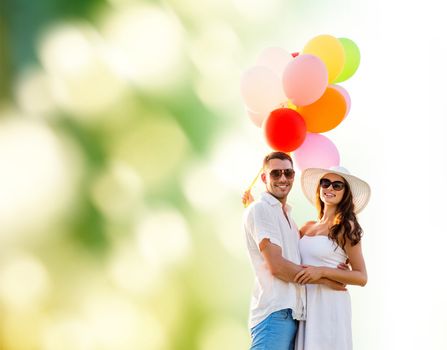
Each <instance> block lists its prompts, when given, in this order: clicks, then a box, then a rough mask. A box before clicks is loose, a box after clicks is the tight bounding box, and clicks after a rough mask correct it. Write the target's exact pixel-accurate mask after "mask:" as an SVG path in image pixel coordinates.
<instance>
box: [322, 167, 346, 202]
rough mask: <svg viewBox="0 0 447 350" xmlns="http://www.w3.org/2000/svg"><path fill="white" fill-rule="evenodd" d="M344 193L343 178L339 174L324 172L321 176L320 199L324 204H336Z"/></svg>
mask: <svg viewBox="0 0 447 350" xmlns="http://www.w3.org/2000/svg"><path fill="white" fill-rule="evenodd" d="M334 187H335V188H334ZM344 193H345V180H344V179H343V178H342V177H341V176H340V175H337V174H326V175H324V176H323V177H322V178H321V180H320V199H321V200H322V201H323V203H324V204H325V205H338V203H340V202H341V200H342V199H343V195H344Z"/></svg>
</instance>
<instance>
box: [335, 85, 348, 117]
mask: <svg viewBox="0 0 447 350" xmlns="http://www.w3.org/2000/svg"><path fill="white" fill-rule="evenodd" d="M331 86H332V87H333V88H334V89H335V90H337V91H338V92H339V93H341V94H342V95H343V97H344V98H345V101H346V113H345V118H346V116H347V115H348V113H349V111H350V110H351V97H350V96H349V94H348V91H346V89H345V88H344V87H342V86H340V85H331Z"/></svg>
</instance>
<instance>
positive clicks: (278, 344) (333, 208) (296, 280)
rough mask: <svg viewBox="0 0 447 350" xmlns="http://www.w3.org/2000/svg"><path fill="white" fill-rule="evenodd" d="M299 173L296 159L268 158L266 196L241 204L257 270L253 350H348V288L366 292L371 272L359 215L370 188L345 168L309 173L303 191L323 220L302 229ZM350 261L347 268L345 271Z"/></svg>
mask: <svg viewBox="0 0 447 350" xmlns="http://www.w3.org/2000/svg"><path fill="white" fill-rule="evenodd" d="M294 178H295V171H294V169H293V162H292V159H291V158H290V156H289V155H288V154H286V153H283V152H273V153H270V154H268V155H267V156H266V157H265V158H264V163H263V171H262V173H261V179H262V181H263V182H264V184H265V187H266V191H265V192H264V193H262V195H261V196H260V198H259V199H258V200H256V201H253V197H252V196H251V195H250V193H249V192H246V193H245V194H244V196H243V203H244V204H248V203H251V204H250V205H249V206H248V207H247V209H246V210H245V212H244V229H245V233H246V240H247V248H248V251H249V255H250V260H251V264H252V266H253V269H254V272H255V277H256V278H255V285H254V289H253V294H252V299H251V305H250V317H249V326H250V332H251V338H252V345H251V349H255V350H261V349H269V350H293V349H295V350H350V349H352V335H351V301H350V296H349V292H348V291H347V289H346V285H348V284H350V285H360V286H364V285H365V284H366V282H367V273H366V266H365V262H364V259H363V255H362V248H361V243H360V240H361V236H362V228H361V227H360V225H359V223H358V221H357V217H356V214H357V213H358V212H360V211H361V210H362V209H363V208H364V207H365V206H366V204H367V203H368V200H369V197H370V188H369V185H368V184H367V183H366V182H364V181H362V180H360V179H359V178H357V177H355V176H352V175H350V174H349V173H348V172H347V170H346V169H343V168H331V169H317V168H309V169H305V170H304V171H303V172H302V174H301V187H302V190H303V193H304V195H305V196H306V198H307V199H308V200H309V201H310V202H311V203H312V204H313V205H314V206H315V207H316V208H317V212H318V220H317V221H309V222H307V223H306V224H305V225H304V226H303V227H301V228H300V229H298V227H297V226H296V224H295V223H294V221H293V219H292V217H291V216H290V211H291V207H290V206H289V205H288V204H287V196H288V194H289V192H290V190H291V188H292V186H293V182H294ZM348 262H349V265H346V264H347V263H348Z"/></svg>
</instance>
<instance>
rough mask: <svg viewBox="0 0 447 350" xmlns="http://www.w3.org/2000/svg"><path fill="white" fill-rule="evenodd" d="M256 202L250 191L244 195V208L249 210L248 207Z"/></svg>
mask: <svg viewBox="0 0 447 350" xmlns="http://www.w3.org/2000/svg"><path fill="white" fill-rule="evenodd" d="M254 200H255V199H254V198H253V196H252V195H251V193H250V190H247V191H245V192H244V194H243V195H242V204H243V205H244V208H247V207H248V205H249V204H250V203H251V202H253V201H254Z"/></svg>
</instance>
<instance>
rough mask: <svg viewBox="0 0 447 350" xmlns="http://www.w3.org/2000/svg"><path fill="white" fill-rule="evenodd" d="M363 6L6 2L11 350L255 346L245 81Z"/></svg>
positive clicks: (0, 181)
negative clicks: (263, 58) (245, 203)
mask: <svg viewBox="0 0 447 350" xmlns="http://www.w3.org/2000/svg"><path fill="white" fill-rule="evenodd" d="M333 11H337V14H336V16H334V12H333ZM355 11H357V12H359V11H360V13H363V12H364V11H366V9H363V8H362V7H361V6H360V5H354V2H350V1H312V2H307V1H286V0H284V1H273V0H260V1H254V0H241V1H237V0H234V1H227V2H223V1H218V0H206V1H205V0H204V1H200V2H198V1H191V0H189V1H187V0H170V1H137V0H134V1H132V0H108V1H107V0H88V1H87V0H79V1H68V0H39V1H31V0H1V8H0V48H1V53H0V58H1V61H0V169H1V170H0V173H1V174H0V222H1V226H0V349H2V350H34V349H42V350H90V349H92V350H93V349H95V350H96V349H98V350H99V349H101V350H106V349H107V350H113V349H116V350H118V349H119V350H123V349H135V350H140V349H188V350H190V349H201V350H205V349H206V350H210V349H212V350H219V349H244V348H247V347H248V344H249V333H248V329H247V316H248V305H249V298H250V292H251V286H252V280H253V276H252V273H251V269H250V266H249V262H248V259H247V256H246V253H245V241H244V237H243V233H242V230H241V214H242V206H241V204H240V195H241V193H242V191H243V190H244V189H245V187H246V186H248V184H249V183H250V182H251V180H252V177H253V176H254V175H255V174H256V173H257V171H258V168H259V165H260V163H261V159H262V156H263V155H264V154H265V153H266V152H267V148H266V146H265V145H264V142H263V140H262V138H261V136H260V134H259V133H258V131H257V130H255V129H256V128H255V127H254V126H253V125H251V124H250V122H249V121H248V118H247V116H246V115H245V112H244V109H243V103H242V101H241V99H240V97H239V78H240V74H241V71H242V70H243V69H245V68H247V67H248V66H250V65H252V64H254V62H255V58H256V55H257V54H258V53H259V52H260V50H261V49H262V48H265V47H267V46H283V47H284V48H286V49H288V50H290V51H299V49H300V48H301V47H302V45H303V44H304V43H305V42H306V40H308V39H310V38H311V37H312V36H313V35H317V34H320V33H331V34H334V35H338V34H347V35H349V32H348V33H346V32H343V31H342V30H345V29H346V28H348V30H349V29H350V28H351V27H354V26H355V23H356V22H353V21H352V20H353V19H355V21H359V22H360V21H362V16H360V17H355V16H353V15H352V13H353V12H355ZM340 23H343V24H344V27H343V26H340ZM334 28H335V29H336V30H338V31H339V32H334V31H333V30H331V29H334ZM261 187H262V186H260V185H259V184H258V185H257V190H256V189H255V191H258V192H259V191H260V190H261V189H262V188H261ZM299 213H300V214H299V215H301V216H298V214H295V216H296V219H297V221H303V220H304V218H309V217H310V216H311V215H313V212H312V210H311V209H310V208H309V207H306V208H303V209H302V211H300V212H299Z"/></svg>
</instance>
